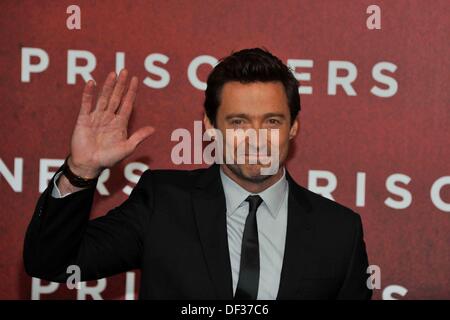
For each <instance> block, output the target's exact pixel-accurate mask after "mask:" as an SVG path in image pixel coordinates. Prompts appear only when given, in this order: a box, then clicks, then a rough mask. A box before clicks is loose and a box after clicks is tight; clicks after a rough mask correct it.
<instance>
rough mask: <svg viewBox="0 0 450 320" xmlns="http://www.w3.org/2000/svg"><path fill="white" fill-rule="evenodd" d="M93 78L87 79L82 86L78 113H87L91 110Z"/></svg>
mask: <svg viewBox="0 0 450 320" xmlns="http://www.w3.org/2000/svg"><path fill="white" fill-rule="evenodd" d="M94 87H95V82H94V80H89V81H88V82H87V83H86V85H85V86H84V90H83V95H82V97H81V108H80V115H88V114H89V113H90V112H91V110H92V98H93V97H94Z"/></svg>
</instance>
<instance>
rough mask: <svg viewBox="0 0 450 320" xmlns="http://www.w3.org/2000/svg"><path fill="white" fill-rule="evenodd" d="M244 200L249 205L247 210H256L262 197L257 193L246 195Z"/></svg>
mask: <svg viewBox="0 0 450 320" xmlns="http://www.w3.org/2000/svg"><path fill="white" fill-rule="evenodd" d="M245 201H247V202H248V203H249V205H250V208H249V211H256V210H257V209H258V207H259V206H260V205H261V203H262V202H263V199H262V198H261V197H260V196H258V195H252V196H248V197H247V199H245Z"/></svg>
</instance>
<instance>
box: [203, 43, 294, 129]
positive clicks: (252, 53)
mask: <svg viewBox="0 0 450 320" xmlns="http://www.w3.org/2000/svg"><path fill="white" fill-rule="evenodd" d="M230 81H239V82H240V83H252V82H273V81H279V82H281V83H282V84H283V86H284V91H285V92H286V96H287V100H288V105H289V110H290V114H291V124H292V123H293V121H294V120H295V118H296V117H297V115H298V113H299V112H300V109H301V106H300V95H299V93H298V86H299V83H298V81H297V79H295V77H294V75H293V73H292V71H291V70H290V69H289V67H288V66H286V65H285V64H284V63H283V62H282V61H281V60H280V59H279V58H277V57H276V56H274V55H273V54H271V53H270V52H269V51H268V50H266V49H261V48H252V49H244V50H241V51H238V52H234V53H232V54H231V55H229V56H227V57H225V58H223V59H221V60H220V62H219V63H218V64H217V65H216V66H215V67H214V69H213V70H212V71H211V73H210V74H209V76H208V81H207V87H206V91H205V102H204V107H205V112H206V115H207V117H208V118H209V120H210V121H211V123H212V124H215V122H216V115H217V110H218V108H219V106H220V98H221V92H222V88H223V86H224V85H225V83H227V82H230Z"/></svg>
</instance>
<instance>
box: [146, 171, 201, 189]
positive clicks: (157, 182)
mask: <svg viewBox="0 0 450 320" xmlns="http://www.w3.org/2000/svg"><path fill="white" fill-rule="evenodd" d="M206 170H207V168H201V169H194V170H178V169H156V170H153V169H147V170H145V171H144V172H143V173H142V175H141V178H140V180H139V182H138V184H139V185H142V187H144V188H164V187H170V188H177V189H190V188H192V186H193V185H195V183H196V182H197V180H198V179H199V177H200V176H201V175H202V174H203V173H204V172H205V171H206Z"/></svg>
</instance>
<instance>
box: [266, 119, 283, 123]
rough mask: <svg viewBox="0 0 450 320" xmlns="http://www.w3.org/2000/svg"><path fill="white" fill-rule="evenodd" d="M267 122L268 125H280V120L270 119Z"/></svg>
mask: <svg viewBox="0 0 450 320" xmlns="http://www.w3.org/2000/svg"><path fill="white" fill-rule="evenodd" d="M268 121H269V123H270V124H280V123H281V121H280V120H278V119H275V118H270V119H269V120H268Z"/></svg>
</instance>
